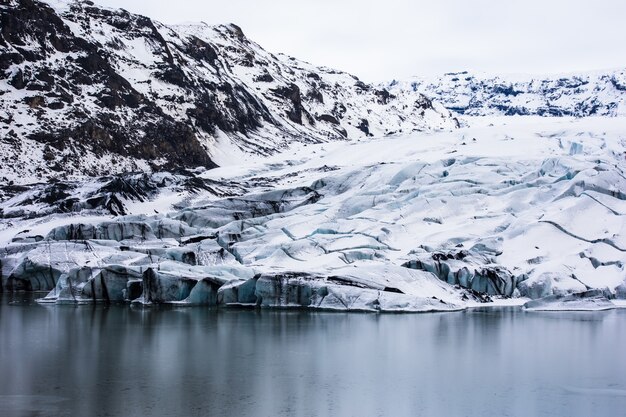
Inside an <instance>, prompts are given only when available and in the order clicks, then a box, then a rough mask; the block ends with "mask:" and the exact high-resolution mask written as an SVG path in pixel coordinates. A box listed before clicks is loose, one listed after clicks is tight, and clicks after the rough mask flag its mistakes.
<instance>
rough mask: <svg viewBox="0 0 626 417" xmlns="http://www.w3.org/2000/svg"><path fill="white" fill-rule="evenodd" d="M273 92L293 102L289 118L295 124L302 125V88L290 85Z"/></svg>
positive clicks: (288, 113)
mask: <svg viewBox="0 0 626 417" xmlns="http://www.w3.org/2000/svg"><path fill="white" fill-rule="evenodd" d="M272 92H273V93H274V94H275V95H277V96H279V97H283V98H286V99H288V100H289V101H290V102H291V106H290V108H289V109H288V110H287V117H288V118H289V120H291V121H292V122H294V123H298V124H300V125H301V124H302V110H303V108H302V97H301V95H300V88H298V86H297V85H295V84H290V85H288V86H286V87H278V88H275V89H273V90H272Z"/></svg>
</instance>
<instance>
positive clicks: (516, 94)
mask: <svg viewBox="0 0 626 417" xmlns="http://www.w3.org/2000/svg"><path fill="white" fill-rule="evenodd" d="M383 88H387V89H389V91H391V92H392V93H393V94H406V93H407V92H414V93H415V94H419V95H421V94H425V95H426V96H428V97H430V98H432V99H433V100H437V101H439V102H441V103H443V104H444V105H445V106H446V108H448V109H450V110H452V111H454V112H457V113H460V114H464V115H467V116H493V115H496V116H499V115H506V116H511V115H537V116H573V117H585V116H617V115H626V70H624V69H621V70H612V71H600V72H589V73H579V74H563V75H553V76H531V75H486V74H472V73H469V72H458V73H449V74H445V75H443V76H441V77H433V78H426V77H415V78H413V79H409V80H404V81H392V82H390V83H385V84H384V85H383Z"/></svg>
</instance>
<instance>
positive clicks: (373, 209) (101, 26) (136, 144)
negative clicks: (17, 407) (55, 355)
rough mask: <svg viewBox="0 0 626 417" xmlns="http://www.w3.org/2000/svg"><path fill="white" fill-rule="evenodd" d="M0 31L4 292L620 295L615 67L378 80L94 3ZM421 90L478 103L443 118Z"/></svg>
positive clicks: (295, 303)
mask: <svg viewBox="0 0 626 417" xmlns="http://www.w3.org/2000/svg"><path fill="white" fill-rule="evenodd" d="M0 25H1V26H0V27H1V28H2V30H1V31H0V48H1V49H0V78H2V79H0V158H2V161H1V164H0V281H1V285H0V291H16V290H29V291H34V290H41V291H49V293H48V295H47V296H46V297H45V298H44V299H43V301H42V302H49V303H61V304H62V303H96V302H127V303H141V304H158V303H172V304H184V305H242V304H244V305H257V306H265V307H281V308H282V307H298V308H301V307H307V308H322V309H334V310H367V311H413V312H415V311H450V310H460V309H464V308H467V307H468V306H475V305H478V304H480V303H493V304H495V305H503V304H505V305H506V304H517V305H519V304H524V303H525V306H526V308H527V309H530V310H532V309H535V310H537V309H539V310H541V309H607V308H614V307H615V306H616V304H620V301H617V300H616V299H622V300H624V299H626V220H625V218H624V216H625V213H626V205H625V203H626V153H625V152H624V150H625V149H626V135H625V134H624V132H626V117H624V116H626V111H625V110H624V101H623V94H624V86H625V85H626V83H625V81H624V78H625V75H624V74H625V73H624V72H619V71H614V72H611V73H605V74H588V75H585V76H582V75H579V76H571V77H556V78H549V79H548V78H546V79H519V80H518V79H516V80H513V79H512V78H510V77H492V78H480V77H474V76H471V75H469V74H454V75H446V76H445V77H443V78H441V79H438V80H437V81H431V82H429V83H427V82H421V81H420V82H418V81H417V80H411V81H407V82H404V83H398V82H394V83H391V84H389V85H383V86H373V85H368V84H365V83H363V82H361V81H359V80H358V79H356V78H355V77H353V76H351V75H348V74H345V73H341V72H338V71H334V70H330V69H327V68H319V67H315V66H313V65H310V64H307V63H304V62H301V61H297V60H295V59H293V58H289V57H285V56H275V55H272V54H270V53H268V52H266V51H264V50H263V49H262V48H261V47H260V46H258V45H257V44H255V43H254V42H252V41H250V40H249V39H247V38H246V37H245V36H244V34H243V33H242V31H241V29H239V28H238V27H237V26H234V25H227V26H216V27H209V26H206V25H203V24H199V25H184V26H166V25H163V24H160V23H158V22H154V21H152V20H150V19H148V18H146V17H142V16H137V15H132V14H130V13H128V12H125V11H122V10H111V9H106V8H101V7H97V6H94V5H93V3H91V2H88V1H83V2H68V1H66V0H46V2H45V3H42V2H39V1H33V0H8V1H4V2H2V3H0ZM422 91H423V92H424V93H426V94H427V95H430V96H432V97H434V98H435V99H438V100H441V101H442V102H443V103H444V104H445V105H446V106H447V107H448V108H450V109H453V110H456V111H457V112H462V113H464V114H465V115H471V116H479V117H472V118H469V117H468V118H466V119H467V120H469V123H463V124H464V126H462V127H459V126H458V124H459V123H458V121H457V119H455V118H454V117H453V116H452V114H451V113H450V112H449V111H448V110H447V109H446V108H445V107H444V106H443V105H442V104H437V102H436V101H431V100H430V99H428V98H426V96H424V95H423V94H422ZM507 115H525V116H524V117H507ZM528 115H535V116H528ZM542 115H543V116H545V115H552V116H591V115H594V116H599V117H551V118H548V117H538V116H542ZM496 116H498V117H496ZM500 116H501V117H500ZM470 119H471V120H470ZM349 139H354V140H349ZM216 165H220V167H216ZM206 168H213V169H206ZM85 174H87V175H85ZM103 174H106V175H103ZM621 304H624V302H623V301H621Z"/></svg>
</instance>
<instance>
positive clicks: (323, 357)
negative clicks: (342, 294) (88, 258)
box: [0, 295, 626, 417]
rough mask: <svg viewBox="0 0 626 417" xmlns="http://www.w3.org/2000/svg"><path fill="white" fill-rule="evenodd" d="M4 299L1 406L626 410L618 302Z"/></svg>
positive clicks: (446, 412)
mask: <svg viewBox="0 0 626 417" xmlns="http://www.w3.org/2000/svg"><path fill="white" fill-rule="evenodd" d="M3 297H4V298H3V300H2V303H0V358H1V362H0V415H2V416H33V415H54V416H78V415H80V416H105V415H132V416H135V415H150V416H152V415H158V416H170V415H171V416H180V415H185V416H195V415H198V416H214V415H216V416H217V415H219V416H254V417H262V416H272V417H273V416H300V415H302V416H398V417H401V416H420V415H423V416H457V415H463V416H502V415H509V416H528V415H534V416H543V415H545V416H548V415H568V416H589V415H592V414H593V415H597V416H602V415H607V416H609V415H616V414H619V412H620V410H623V409H624V407H626V395H622V394H623V393H626V359H624V354H623V349H624V346H626V332H625V330H626V311H610V312H602V313H525V312H523V311H521V310H516V309H501V310H494V309H480V310H473V311H466V312H462V313H442V314H421V315H375V314H343V313H304V312H299V311H256V310H210V309H204V308H183V309H175V308H155V309H143V308H128V307H125V306H110V307H105V306H96V307H93V306H81V307H73V306H67V307H64V306H50V307H46V306H39V305H36V304H33V303H32V302H30V300H29V299H28V298H24V297H23V296H18V297H17V298H11V297H14V296H9V295H4V296H3ZM20 297H21V298H20ZM11 301H13V302H14V303H15V304H11V305H10V304H9V303H10V302H11Z"/></svg>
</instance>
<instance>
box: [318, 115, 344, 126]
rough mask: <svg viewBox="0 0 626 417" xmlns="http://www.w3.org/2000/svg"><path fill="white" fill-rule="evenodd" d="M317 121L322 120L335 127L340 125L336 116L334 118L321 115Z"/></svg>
mask: <svg viewBox="0 0 626 417" xmlns="http://www.w3.org/2000/svg"><path fill="white" fill-rule="evenodd" d="M317 120H321V121H323V122H328V123H331V124H334V125H338V124H339V120H337V118H335V116H332V115H330V114H321V115H319V116H317Z"/></svg>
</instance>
